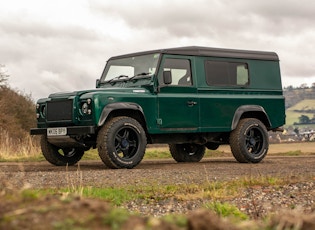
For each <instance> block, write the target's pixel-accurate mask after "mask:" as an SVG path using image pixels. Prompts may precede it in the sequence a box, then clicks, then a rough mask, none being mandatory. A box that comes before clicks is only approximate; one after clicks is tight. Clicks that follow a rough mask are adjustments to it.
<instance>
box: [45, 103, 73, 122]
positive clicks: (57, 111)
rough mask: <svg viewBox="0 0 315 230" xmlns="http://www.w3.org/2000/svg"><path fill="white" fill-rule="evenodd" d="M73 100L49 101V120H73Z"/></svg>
mask: <svg viewBox="0 0 315 230" xmlns="http://www.w3.org/2000/svg"><path fill="white" fill-rule="evenodd" d="M72 104H73V103H72V100H65V101H49V102H47V110H46V111H47V121H69V120H72V111H73V109H72Z"/></svg>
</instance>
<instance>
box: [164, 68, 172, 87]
mask: <svg viewBox="0 0 315 230" xmlns="http://www.w3.org/2000/svg"><path fill="white" fill-rule="evenodd" d="M163 82H164V84H165V85H169V84H172V72H171V71H164V72H163Z"/></svg>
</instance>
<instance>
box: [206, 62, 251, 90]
mask: <svg viewBox="0 0 315 230" xmlns="http://www.w3.org/2000/svg"><path fill="white" fill-rule="evenodd" d="M205 70H206V81H207V84H208V85H210V86H216V85H219V86H246V85H248V84H249V73H248V65H247V63H237V62H222V61H206V62H205Z"/></svg>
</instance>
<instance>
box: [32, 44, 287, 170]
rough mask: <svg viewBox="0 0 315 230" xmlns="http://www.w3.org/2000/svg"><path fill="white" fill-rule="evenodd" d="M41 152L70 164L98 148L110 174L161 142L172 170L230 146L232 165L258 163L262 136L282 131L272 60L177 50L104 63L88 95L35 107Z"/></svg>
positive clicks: (263, 149) (62, 96)
mask: <svg viewBox="0 0 315 230" xmlns="http://www.w3.org/2000/svg"><path fill="white" fill-rule="evenodd" d="M36 115H37V122H38V123H37V128H33V129H31V134H32V135H41V149H42V152H43V155H44V157H45V158H46V159H47V161H48V162H50V163H51V164H54V165H73V164H75V163H77V162H78V161H79V160H80V159H81V157H82V156H83V154H84V152H85V151H87V150H89V149H90V148H97V149H98V153H99V156H100V158H101V159H102V161H103V162H104V163H105V165H107V166H108V167H109V168H133V167H135V166H136V165H138V164H139V163H140V162H141V160H142V159H143V156H144V154H145V149H146V145H147V144H154V143H166V144H168V145H169V149H170V153H171V155H172V157H173V158H174V160H175V161H177V162H198V161H200V160H201V159H202V157H203V156H204V153H205V149H206V148H208V149H212V150H215V149H217V148H218V147H219V145H221V144H229V145H230V146H231V151H232V154H233V156H234V157H235V159H236V160H237V161H238V162H241V163H247V162H251V163H258V162H260V161H261V160H262V159H263V158H264V157H265V156H266V154H267V151H268V147H269V141H268V133H267V132H268V131H270V130H273V131H281V130H282V126H283V125H284V123H285V105H284V96H283V92H282V85H281V76H280V67H279V58H278V56H277V54H276V53H273V52H261V51H245V50H232V49H218V48H207V47H195V46H192V47H179V48H171V49H161V50H153V51H146V52H138V53H132V54H127V55H121V56H116V57H112V58H110V59H109V60H108V61H107V64H106V66H105V68H104V71H103V73H102V76H101V77H100V79H97V80H96V89H91V90H82V91H77V92H70V93H69V92H67V93H54V94H51V95H49V97H48V98H43V99H39V100H38V101H37V104H36Z"/></svg>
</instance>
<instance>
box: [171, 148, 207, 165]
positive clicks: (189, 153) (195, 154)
mask: <svg viewBox="0 0 315 230" xmlns="http://www.w3.org/2000/svg"><path fill="white" fill-rule="evenodd" d="M169 148H170V152H171V154H172V157H173V158H174V160H175V161H177V162H199V161H200V160H201V159H202V158H203V156H204V154H205V150H206V148H205V146H204V145H198V144H170V145H169Z"/></svg>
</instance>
